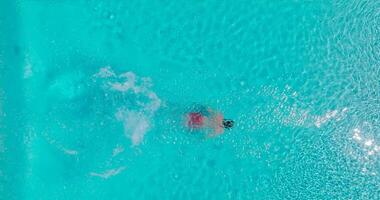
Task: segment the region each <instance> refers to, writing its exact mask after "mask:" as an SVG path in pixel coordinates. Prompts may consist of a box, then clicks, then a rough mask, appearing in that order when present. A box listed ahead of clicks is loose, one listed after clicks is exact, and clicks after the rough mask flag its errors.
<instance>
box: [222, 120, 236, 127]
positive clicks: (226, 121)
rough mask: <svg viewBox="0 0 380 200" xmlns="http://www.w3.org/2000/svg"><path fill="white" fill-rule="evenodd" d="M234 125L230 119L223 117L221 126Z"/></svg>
mask: <svg viewBox="0 0 380 200" xmlns="http://www.w3.org/2000/svg"><path fill="white" fill-rule="evenodd" d="M233 126H234V121H233V120H232V119H223V127H224V128H226V129H230V128H232V127H233Z"/></svg>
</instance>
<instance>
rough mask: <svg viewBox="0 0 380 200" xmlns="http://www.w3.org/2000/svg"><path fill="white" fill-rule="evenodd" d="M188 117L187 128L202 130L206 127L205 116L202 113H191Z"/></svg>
mask: <svg viewBox="0 0 380 200" xmlns="http://www.w3.org/2000/svg"><path fill="white" fill-rule="evenodd" d="M187 117H188V118H187V126H189V127H190V128H200V127H202V126H203V125H204V116H203V115H202V114H201V113H197V112H191V113H189V114H188V115H187Z"/></svg>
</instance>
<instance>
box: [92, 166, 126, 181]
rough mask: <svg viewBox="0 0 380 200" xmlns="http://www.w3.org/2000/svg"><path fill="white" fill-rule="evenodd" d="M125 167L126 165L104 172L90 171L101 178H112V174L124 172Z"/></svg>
mask: <svg viewBox="0 0 380 200" xmlns="http://www.w3.org/2000/svg"><path fill="white" fill-rule="evenodd" d="M124 169H125V167H119V168H117V169H110V170H107V171H104V172H101V173H97V172H90V175H91V176H97V177H100V178H103V179H108V178H110V177H112V176H116V175H117V174H119V173H120V172H122V171H123V170H124Z"/></svg>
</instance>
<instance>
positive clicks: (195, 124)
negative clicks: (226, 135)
mask: <svg viewBox="0 0 380 200" xmlns="http://www.w3.org/2000/svg"><path fill="white" fill-rule="evenodd" d="M185 121H186V126H187V127H188V128H189V129H190V130H191V131H196V130H203V129H211V130H212V133H211V134H209V135H208V137H213V136H218V135H220V134H222V133H223V132H224V129H230V128H232V127H233V126H234V121H233V120H231V119H225V118H224V117H223V115H222V114H221V113H220V112H217V111H214V110H212V109H211V108H208V107H206V106H202V105H195V106H192V107H190V109H189V111H188V112H187V113H186V115H185Z"/></svg>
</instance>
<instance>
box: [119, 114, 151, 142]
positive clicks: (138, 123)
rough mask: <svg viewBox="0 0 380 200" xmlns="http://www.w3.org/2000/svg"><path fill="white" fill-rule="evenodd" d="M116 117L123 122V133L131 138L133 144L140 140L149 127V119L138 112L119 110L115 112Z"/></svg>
mask: <svg viewBox="0 0 380 200" xmlns="http://www.w3.org/2000/svg"><path fill="white" fill-rule="evenodd" d="M116 119H118V120H119V121H122V122H123V125H124V134H125V136H126V137H128V138H130V139H131V141H132V145H133V146H136V145H138V144H140V143H141V142H142V140H143V138H144V135H145V133H146V132H147V131H148V130H149V128H150V123H149V119H148V118H147V117H146V116H145V115H144V114H142V113H139V112H135V111H130V110H119V111H118V112H117V113H116Z"/></svg>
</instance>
